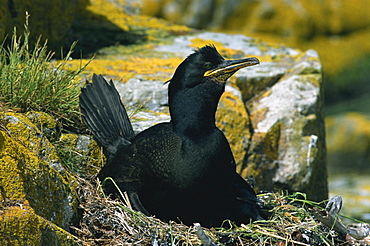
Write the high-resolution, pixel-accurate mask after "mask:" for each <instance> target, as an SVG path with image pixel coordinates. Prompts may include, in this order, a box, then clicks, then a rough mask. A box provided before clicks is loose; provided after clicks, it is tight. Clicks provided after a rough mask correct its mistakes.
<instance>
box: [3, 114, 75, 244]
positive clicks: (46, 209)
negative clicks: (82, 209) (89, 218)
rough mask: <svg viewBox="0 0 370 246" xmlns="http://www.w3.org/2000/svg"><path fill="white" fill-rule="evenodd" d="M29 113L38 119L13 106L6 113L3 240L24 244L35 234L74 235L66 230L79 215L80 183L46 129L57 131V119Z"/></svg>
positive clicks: (48, 238) (37, 238) (49, 237)
mask: <svg viewBox="0 0 370 246" xmlns="http://www.w3.org/2000/svg"><path fill="white" fill-rule="evenodd" d="M37 115H39V116H40V117H37ZM29 116H30V118H31V119H32V120H34V121H38V123H35V124H34V123H32V122H31V120H30V119H29V118H27V116H26V115H24V114H20V113H11V112H7V113H5V114H4V115H1V119H0V120H1V131H0V190H1V200H2V201H3V204H4V205H3V206H2V207H1V210H2V213H0V217H1V220H0V221H1V222H0V224H1V226H0V229H1V235H4V237H1V240H10V239H12V240H13V239H14V241H11V242H15V241H18V242H19V243H20V244H24V243H22V242H25V240H27V238H28V237H29V238H30V240H31V241H32V242H41V241H42V242H45V243H46V244H45V245H50V244H55V242H58V243H59V244H60V243H61V242H64V241H70V240H71V236H70V234H69V233H67V232H66V231H65V230H69V226H70V225H71V224H72V223H75V222H77V219H78V211H77V207H78V197H77V194H76V191H75V188H76V185H77V184H76V182H75V179H74V178H73V175H71V174H70V173H69V172H68V171H67V170H65V169H64V168H63V166H62V165H61V161H60V159H59V156H58V155H57V153H56V151H55V147H54V146H53V145H52V144H51V143H50V141H49V139H48V138H47V137H46V135H45V134H44V133H43V132H49V133H50V131H53V130H52V129H55V127H56V121H55V120H54V119H53V118H52V117H50V116H48V115H46V114H44V113H32V114H29ZM37 124H39V126H41V125H42V126H45V128H43V130H44V131H40V130H39V129H38V127H37V126H36V125H37ZM46 128H47V129H46ZM51 135H53V134H51ZM27 228H29V229H30V230H27ZM55 228H59V229H57V230H54V229H55ZM31 229H32V230H31ZM51 231H52V233H51V234H50V233H48V232H51ZM53 235H54V236H53ZM31 241H29V242H31ZM3 242H6V241H3ZM35 244H40V243H35Z"/></svg>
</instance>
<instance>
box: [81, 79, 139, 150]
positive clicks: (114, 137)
mask: <svg viewBox="0 0 370 246" xmlns="http://www.w3.org/2000/svg"><path fill="white" fill-rule="evenodd" d="M80 109H81V113H82V118H83V119H84V121H85V123H86V125H87V126H88V127H89V129H90V130H91V131H92V132H93V134H94V137H95V139H96V141H97V142H98V143H99V144H100V145H101V146H103V147H104V148H105V150H106V151H107V155H108V157H110V156H114V155H115V152H116V150H117V147H118V146H119V145H121V144H124V145H127V144H130V140H131V139H132V138H133V137H134V135H135V134H134V131H133V129H132V125H131V122H130V119H129V117H128V115H127V112H126V109H125V107H124V106H123V104H122V102H121V99H120V96H119V94H118V92H117V90H116V88H115V87H114V85H113V81H112V80H111V81H109V83H108V82H107V81H106V80H105V79H104V77H103V76H101V75H96V74H94V75H93V79H92V83H91V82H88V81H87V82H86V87H85V88H82V89H81V94H80Z"/></svg>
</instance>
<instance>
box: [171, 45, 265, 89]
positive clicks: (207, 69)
mask: <svg viewBox="0 0 370 246" xmlns="http://www.w3.org/2000/svg"><path fill="white" fill-rule="evenodd" d="M256 64H259V60H258V59H257V58H254V57H251V58H244V59H237V60H225V59H224V58H223V57H222V56H221V55H220V54H219V53H218V51H217V49H216V47H215V46H213V45H206V46H204V47H202V48H200V49H198V50H196V51H195V52H194V53H193V54H191V55H189V56H188V57H187V58H186V59H185V60H184V61H183V62H182V63H181V64H180V65H179V66H178V68H177V69H176V72H175V74H174V76H173V77H172V79H171V83H172V84H176V87H182V88H192V87H196V86H198V85H201V84H203V83H206V82H208V83H209V82H213V84H218V85H219V86H224V84H225V83H226V81H227V79H228V78H230V77H231V75H233V74H234V73H235V72H237V71H238V70H239V69H241V68H244V67H248V66H253V65H256Z"/></svg>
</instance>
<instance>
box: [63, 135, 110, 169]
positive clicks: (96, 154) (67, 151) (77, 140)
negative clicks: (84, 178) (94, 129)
mask: <svg viewBox="0 0 370 246" xmlns="http://www.w3.org/2000/svg"><path fill="white" fill-rule="evenodd" d="M58 149H59V151H60V153H59V156H60V158H64V161H65V162H66V164H67V165H69V167H70V169H71V170H73V171H74V172H76V173H83V174H89V175H95V174H97V173H98V172H99V170H100V168H101V167H102V166H103V165H104V164H105V161H106V159H105V156H104V154H103V151H102V149H101V148H100V147H99V146H98V144H97V143H96V142H95V141H94V139H93V137H92V136H87V135H77V134H73V133H62V134H61V135H60V138H59V141H58Z"/></svg>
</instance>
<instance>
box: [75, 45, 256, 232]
mask: <svg viewBox="0 0 370 246" xmlns="http://www.w3.org/2000/svg"><path fill="white" fill-rule="evenodd" d="M258 63H259V61H258V59H257V58H245V59H239V60H225V59H224V58H223V57H222V56H221V55H220V54H219V53H218V52H217V50H216V48H215V47H214V46H204V47H203V48H201V49H198V50H196V51H195V52H194V53H193V54H191V55H189V56H188V57H187V58H186V59H185V60H184V61H183V62H182V63H181V64H180V65H179V66H178V68H177V69H176V72H175V74H174V75H173V77H172V79H171V80H170V81H169V82H170V84H169V90H168V97H169V109H170V115H171V122H169V123H161V124H157V125H155V126H152V127H150V128H149V129H147V130H145V131H143V132H141V133H139V134H138V135H136V136H135V134H134V131H133V129H132V126H131V123H130V120H129V118H128V116H127V113H126V110H125V108H124V106H123V104H122V103H121V101H120V97H119V94H118V92H117V91H116V89H115V88H114V85H113V82H112V81H110V82H109V83H107V82H106V81H105V79H104V78H103V77H102V76H101V75H100V76H98V75H95V74H94V76H93V83H89V82H87V86H86V88H83V89H82V92H81V95H80V108H81V112H82V114H83V119H84V121H85V122H86V124H87V125H88V127H89V128H90V129H91V130H92V132H93V134H94V137H95V139H96V140H97V142H98V143H99V144H100V145H101V146H103V147H104V149H105V152H106V155H107V157H108V161H107V163H106V165H105V166H104V167H103V168H102V169H101V171H100V172H99V174H98V178H99V179H100V180H104V179H105V178H106V177H111V178H113V179H114V181H115V182H116V183H117V185H118V186H119V188H120V189H121V191H126V192H127V194H128V196H129V199H130V202H131V204H132V206H133V208H134V209H135V210H138V211H141V212H143V213H145V214H147V215H155V216H157V217H158V218H160V219H162V220H165V221H168V220H180V221H182V222H183V223H185V224H188V225H189V224H192V223H194V222H200V223H201V224H202V225H203V226H207V227H211V226H220V225H221V223H222V222H223V221H224V220H225V219H230V220H233V221H235V222H236V223H242V222H243V223H248V222H250V220H260V219H262V217H261V216H260V212H259V207H258V205H257V199H256V194H255V192H254V191H253V189H252V188H251V187H250V186H249V185H248V183H247V182H246V181H245V180H244V179H243V178H242V177H241V176H240V175H239V174H237V173H236V171H235V161H234V157H233V155H232V153H231V150H230V146H229V143H228V141H227V139H226V138H225V136H224V134H223V133H222V132H221V131H220V130H219V129H218V128H217V127H216V125H215V113H216V109H217V105H218V102H219V99H220V97H221V95H222V93H223V92H224V90H225V84H226V80H227V79H228V78H229V77H230V76H231V75H233V74H234V73H235V72H236V71H238V70H239V69H241V68H244V67H247V66H252V65H256V64H258ZM104 187H105V190H106V192H108V193H116V194H118V191H117V189H116V187H115V186H114V185H112V183H111V182H109V181H107V182H105V186H104Z"/></svg>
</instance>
